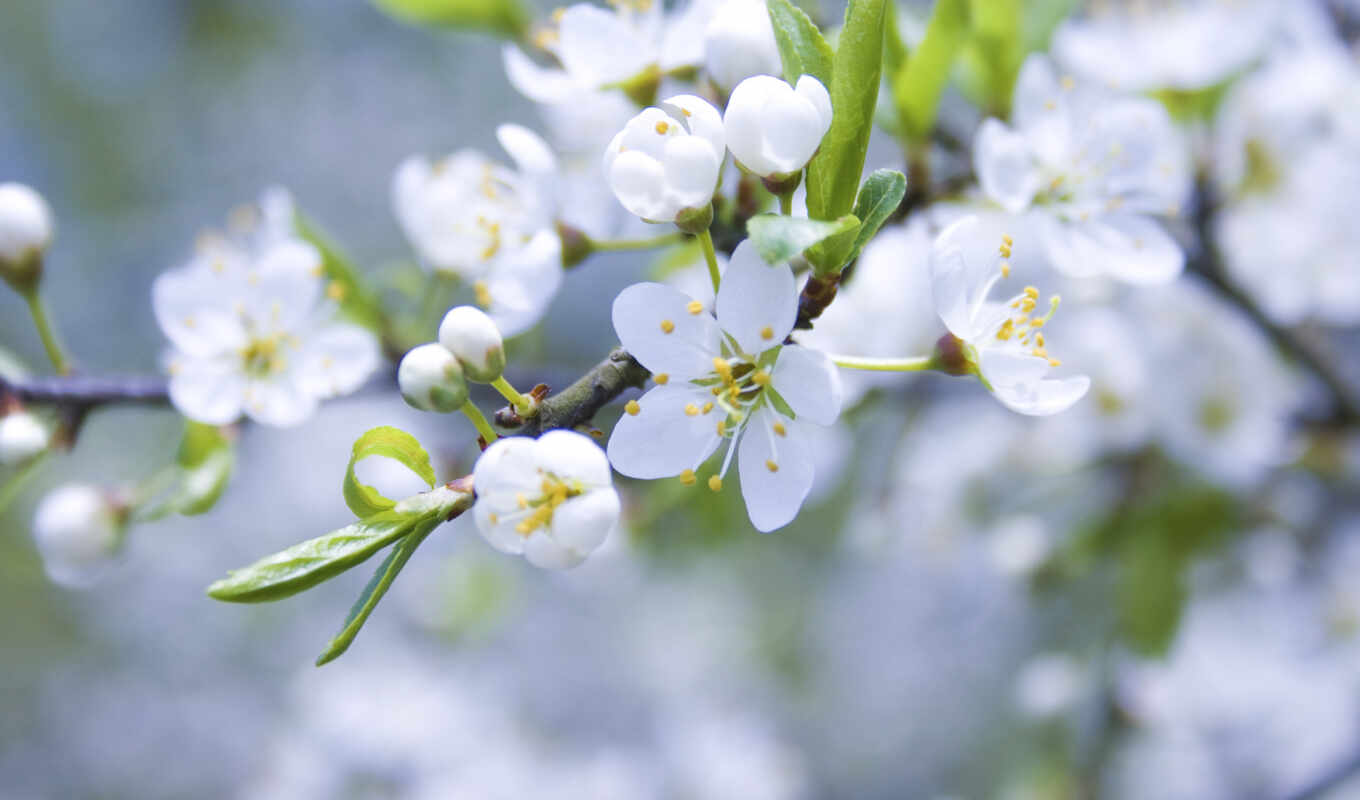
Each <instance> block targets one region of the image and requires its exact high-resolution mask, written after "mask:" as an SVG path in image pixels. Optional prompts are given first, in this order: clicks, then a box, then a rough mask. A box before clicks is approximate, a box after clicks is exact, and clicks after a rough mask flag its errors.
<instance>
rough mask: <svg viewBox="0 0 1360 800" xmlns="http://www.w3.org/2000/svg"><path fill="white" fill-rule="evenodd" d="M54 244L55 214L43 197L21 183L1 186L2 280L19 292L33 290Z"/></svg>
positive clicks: (0, 249) (0, 256)
mask: <svg viewBox="0 0 1360 800" xmlns="http://www.w3.org/2000/svg"><path fill="white" fill-rule="evenodd" d="M51 243H52V212H51V211H50V210H49V209H48V207H47V202H46V201H44V200H43V199H42V195H40V194H38V193H37V192H35V191H33V190H32V189H30V188H29V187H27V186H24V185H23V184H21V183H0V277H2V278H4V279H5V281H6V282H7V283H9V285H10V286H13V287H14V288H15V289H16V290H17V291H20V292H25V291H29V290H31V289H32V288H33V287H34V286H35V285H36V284H37V282H38V279H39V278H40V277H41V276H42V260H43V253H44V252H46V250H47V246H48V245H49V244H51Z"/></svg>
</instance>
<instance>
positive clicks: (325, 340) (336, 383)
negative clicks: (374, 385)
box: [298, 322, 382, 398]
mask: <svg viewBox="0 0 1360 800" xmlns="http://www.w3.org/2000/svg"><path fill="white" fill-rule="evenodd" d="M305 348H306V349H305V352H304V353H303V354H302V363H301V364H300V365H299V367H298V369H299V376H298V378H299V380H300V381H302V384H303V385H304V386H305V387H306V388H307V391H309V392H311V393H312V394H314V395H316V396H317V397H322V398H324V397H334V396H337V395H342V394H349V393H351V392H353V391H354V390H355V389H358V388H359V387H360V386H362V385H363V383H364V381H366V380H368V378H369V376H370V375H372V374H373V373H374V371H375V370H377V369H378V364H379V362H380V361H381V359H382V354H381V352H380V351H379V348H378V340H377V338H376V337H374V335H373V333H372V332H371V331H369V330H368V329H367V328H362V327H360V326H358V325H351V324H348V323H343V322H337V323H332V324H329V325H326V326H325V327H323V328H321V329H320V330H317V331H316V332H314V333H313V334H312V335H311V337H310V338H309V340H308V341H307V342H306V344H305Z"/></svg>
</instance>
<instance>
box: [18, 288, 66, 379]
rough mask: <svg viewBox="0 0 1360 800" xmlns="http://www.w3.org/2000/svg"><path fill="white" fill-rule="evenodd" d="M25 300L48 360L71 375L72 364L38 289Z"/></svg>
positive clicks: (62, 372)
mask: <svg viewBox="0 0 1360 800" xmlns="http://www.w3.org/2000/svg"><path fill="white" fill-rule="evenodd" d="M24 300H25V301H26V302H27V303H28V313H30V314H32V315H33V327H35V328H37V329H38V336H39V338H41V339H42V343H43V349H44V350H46V351H47V358H48V360H49V361H51V362H52V367H53V368H54V369H56V371H57V372H58V373H60V374H62V375H70V374H71V364H70V362H69V361H67V359H66V353H65V352H63V350H62V348H61V341H60V340H59V339H58V338H57V334H56V331H55V330H54V329H53V328H52V323H51V322H50V321H49V320H48V318H47V307H46V306H45V305H44V304H43V301H42V298H41V297H39V296H38V290H37V288H36V287H35V288H33V289H30V290H29V291H27V292H24Z"/></svg>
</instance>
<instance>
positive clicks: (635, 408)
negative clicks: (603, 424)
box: [623, 400, 642, 417]
mask: <svg viewBox="0 0 1360 800" xmlns="http://www.w3.org/2000/svg"><path fill="white" fill-rule="evenodd" d="M623 410H624V411H627V412H628V416H630V417H636V416H637V415H638V414H640V413H642V406H640V405H638V401H636V400H629V401H628V402H627V403H624V404H623Z"/></svg>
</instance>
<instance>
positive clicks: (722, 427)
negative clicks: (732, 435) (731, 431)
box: [717, 419, 727, 436]
mask: <svg viewBox="0 0 1360 800" xmlns="http://www.w3.org/2000/svg"><path fill="white" fill-rule="evenodd" d="M717 431H718V435H719V436H726V435H727V420H725V419H720V420H718V426H717Z"/></svg>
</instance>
